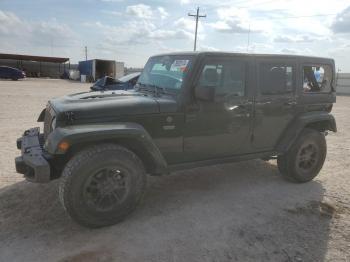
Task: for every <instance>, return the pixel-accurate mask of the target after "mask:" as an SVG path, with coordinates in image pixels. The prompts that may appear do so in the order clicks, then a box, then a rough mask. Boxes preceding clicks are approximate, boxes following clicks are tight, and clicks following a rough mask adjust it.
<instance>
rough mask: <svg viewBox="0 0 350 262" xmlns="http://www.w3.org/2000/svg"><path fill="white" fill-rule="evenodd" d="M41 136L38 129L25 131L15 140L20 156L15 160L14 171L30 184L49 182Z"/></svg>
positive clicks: (47, 163)
mask: <svg viewBox="0 0 350 262" xmlns="http://www.w3.org/2000/svg"><path fill="white" fill-rule="evenodd" d="M42 142H43V135H42V134H40V129H39V127H35V128H31V129H29V130H26V131H25V132H24V134H23V136H22V137H21V138H18V139H17V148H18V149H20V150H21V156H19V157H16V158H15V164H16V171H17V172H18V173H20V174H23V175H24V176H25V178H26V179H27V180H29V181H31V182H36V183H47V182H49V181H50V169H51V168H50V163H49V162H48V160H47V159H48V158H49V157H48V156H45V152H44V150H43V147H42V144H43V143H42Z"/></svg>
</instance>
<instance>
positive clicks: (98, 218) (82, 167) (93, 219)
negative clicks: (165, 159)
mask: <svg viewBox="0 0 350 262" xmlns="http://www.w3.org/2000/svg"><path fill="white" fill-rule="evenodd" d="M107 166H108V167H111V168H115V169H116V170H117V169H118V170H122V172H124V174H125V176H126V177H127V181H128V183H125V184H126V185H127V186H125V188H126V189H125V194H124V195H123V199H122V201H121V203H119V201H117V202H113V198H111V199H109V201H110V203H112V204H111V205H113V208H111V209H110V210H107V211H105V210H103V211H101V210H98V209H97V208H96V209H95V208H94V207H91V203H92V202H91V201H87V200H86V197H85V195H86V194H91V193H86V192H87V191H88V190H87V189H86V187H85V185H86V183H87V182H88V181H92V180H91V177H93V176H95V175H96V174H94V172H97V174H99V173H98V172H100V171H98V170H104V168H105V167H107ZM118 170H117V171H118ZM103 172H105V171H103ZM108 172H109V171H108ZM119 172H121V171H119ZM101 173H102V171H101ZM108 174H109V173H108ZM99 176H101V175H100V174H99ZM113 179H114V178H113ZM146 179H147V176H146V173H145V169H144V166H143V164H142V162H141V160H140V159H139V158H138V157H137V156H136V155H135V154H134V153H133V152H131V151H130V150H128V149H126V148H124V147H122V146H119V145H116V144H100V145H95V146H92V147H89V148H86V149H83V150H82V151H80V152H78V153H77V154H76V155H75V156H73V157H72V158H71V160H70V161H69V162H68V163H67V164H66V166H65V168H64V170H63V172H62V177H61V181H60V184H59V198H60V201H61V203H62V205H63V207H64V209H65V210H66V211H67V212H68V214H69V215H70V216H71V218H72V219H73V220H74V221H76V222H77V223H79V224H80V225H83V226H86V227H90V228H97V227H103V226H108V225H113V224H116V223H118V222H120V221H122V220H123V219H124V218H125V217H126V216H127V215H128V214H130V213H131V212H132V211H133V210H134V209H135V207H136V206H137V204H138V203H139V202H140V200H141V198H142V196H143V193H144V190H145V186H146ZM113 181H114V180H113ZM107 182H108V181H107ZM100 184H101V185H102V183H100ZM105 184H108V183H105ZM107 186H108V185H107ZM89 190H90V189H89ZM99 190H100V189H99ZM108 190H109V189H108ZM109 191H110V190H109ZM109 191H108V192H109ZM97 192H100V191H97ZM102 192H107V190H106V191H103V189H102ZM111 194H112V193H111ZM102 195H104V194H102ZM108 197H110V196H109V195H108ZM103 198H104V197H101V199H103Z"/></svg>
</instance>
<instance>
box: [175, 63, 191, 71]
mask: <svg viewBox="0 0 350 262" xmlns="http://www.w3.org/2000/svg"><path fill="white" fill-rule="evenodd" d="M189 61H190V60H175V61H174V62H173V64H172V65H171V70H173V71H181V72H184V71H185V70H186V66H187V64H188V62H189Z"/></svg>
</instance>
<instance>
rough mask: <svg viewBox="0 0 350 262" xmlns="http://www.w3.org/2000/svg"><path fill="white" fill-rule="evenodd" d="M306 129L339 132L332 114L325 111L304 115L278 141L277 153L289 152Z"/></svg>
mask: <svg viewBox="0 0 350 262" xmlns="http://www.w3.org/2000/svg"><path fill="white" fill-rule="evenodd" d="M306 127H311V128H314V129H317V130H319V131H320V132H324V131H327V130H328V131H333V132H337V124H336V122H335V118H334V116H333V115H331V114H330V113H328V112H323V111H321V112H320V111H317V112H308V113H304V114H301V115H299V116H297V117H296V118H295V119H294V120H293V121H292V123H291V124H289V125H288V127H287V128H286V129H285V131H284V133H283V134H282V136H281V138H280V139H279V140H278V143H277V146H276V152H277V153H278V154H281V153H282V154H283V153H285V152H286V151H288V149H289V148H290V147H291V146H292V144H293V143H294V142H295V140H296V139H297V138H298V136H299V134H300V133H301V131H302V130H303V129H304V128H306Z"/></svg>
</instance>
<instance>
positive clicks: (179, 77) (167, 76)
mask: <svg viewBox="0 0 350 262" xmlns="http://www.w3.org/2000/svg"><path fill="white" fill-rule="evenodd" d="M191 64H192V57H191V56H185V55H170V56H156V57H151V58H150V59H149V60H148V62H147V63H146V65H145V68H144V70H143V72H142V74H141V76H140V78H139V80H138V83H139V84H140V85H146V86H147V85H149V86H158V87H162V88H167V89H173V90H179V89H181V87H182V85H183V82H184V79H185V76H186V75H187V73H188V71H189V69H190V67H191Z"/></svg>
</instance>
